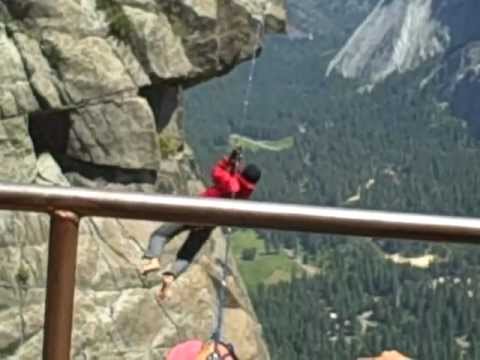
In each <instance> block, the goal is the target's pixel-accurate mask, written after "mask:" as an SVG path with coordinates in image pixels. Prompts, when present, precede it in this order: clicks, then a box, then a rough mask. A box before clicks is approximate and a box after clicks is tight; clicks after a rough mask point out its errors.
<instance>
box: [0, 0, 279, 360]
mask: <svg viewBox="0 0 480 360" xmlns="http://www.w3.org/2000/svg"><path fill="white" fill-rule="evenodd" d="M259 23H264V24H265V30H267V31H272V32H277V31H282V30H283V28H284V27H285V10H284V8H283V6H282V4H281V3H280V2H279V1H278V0H275V1H270V0H205V1H204V0H202V1H190V0H171V1H170V0H165V1H155V0H96V1H95V0H23V1H17V0H0V49H1V53H2V57H1V58H0V158H1V160H2V168H1V170H0V180H1V181H12V182H17V183H29V184H30V183H33V184H43V185H61V186H71V185H76V186H89V187H97V188H98V187H100V188H107V189H109V188H112V189H124V190H141V191H160V192H166V193H182V194H194V193H196V192H197V191H198V190H199V188H200V187H201V184H200V183H199V182H198V180H197V177H196V175H195V173H196V172H195V169H194V163H193V162H192V157H191V151H190V150H189V147H188V145H187V144H185V142H184V134H183V120H182V119H183V110H182V92H183V89H185V88H186V87H189V86H194V85H195V84H197V83H199V82H201V81H205V80H207V79H209V78H211V77H214V76H219V75H222V74H224V73H226V72H228V71H230V70H231V69H232V68H233V67H234V66H235V65H237V64H238V63H239V62H241V61H245V60H247V59H249V58H250V57H251V56H252V54H251V51H252V49H253V44H254V42H255V41H257V29H258V28H259V25H258V24H259ZM48 221H49V219H48V217H47V216H44V215H38V214H30V213H28V214H27V213H12V212H2V214H1V215H0V227H1V228H2V229H3V231H2V234H3V235H2V237H1V238H0V247H1V248H2V251H1V252H0V258H1V260H2V261H1V263H0V292H1V296H0V318H1V319H2V322H1V326H0V354H1V357H2V358H11V359H38V358H39V357H40V354H41V345H42V327H43V302H44V295H45V290H44V287H45V280H46V262H47V243H48V226H49V224H48ZM156 226H158V224H155V223H149V222H132V221H124V220H119V219H85V220H82V225H81V230H80V241H79V249H78V269H77V291H76V299H75V308H76V311H75V324H74V338H73V339H74V340H73V358H75V359H97V358H109V359H152V358H158V359H161V358H163V354H164V353H165V351H166V350H167V349H168V348H169V347H171V346H172V345H174V344H175V343H176V342H179V341H182V340H184V339H186V338H189V337H199V338H204V337H206V336H208V335H209V333H210V331H211V329H212V328H213V324H214V319H215V316H216V313H215V311H216V307H215V305H216V303H217V301H218V298H217V294H216V289H217V287H218V280H217V279H218V277H219V272H220V267H219V265H218V261H217V260H218V258H219V257H220V256H221V254H223V248H224V246H225V241H224V238H223V236H222V235H221V233H220V232H217V233H216V234H215V236H214V239H213V240H212V241H211V242H210V244H209V245H208V246H207V248H206V249H204V250H203V254H202V256H200V257H199V259H198V261H197V264H195V265H194V266H193V267H192V269H191V270H190V271H189V272H188V273H186V274H185V275H184V276H183V277H182V278H181V279H179V281H178V283H177V284H176V285H175V286H176V289H175V290H176V291H175V295H174V297H173V298H172V299H171V300H169V301H167V302H166V303H165V304H164V305H163V306H161V307H159V306H158V305H157V304H156V303H155V301H154V298H153V293H154V291H155V290H156V287H157V286H158V281H159V277H158V275H151V276H149V277H147V278H142V277H140V276H139V274H138V271H137V266H138V265H139V261H140V257H141V254H142V251H143V249H144V248H145V246H146V242H147V240H148V236H149V234H150V232H151V231H152V230H153V229H154V228H155V227H156ZM180 240H181V239H180ZM178 246H179V244H178V242H174V243H172V244H171V245H169V247H168V249H167V255H166V256H165V258H164V259H163V261H164V264H167V263H168V261H169V258H171V257H172V256H173V253H174V252H175V250H176V249H177V248H178ZM231 266H232V271H233V272H232V274H233V276H232V278H231V279H230V285H229V297H228V298H229V301H228V309H227V311H226V316H227V318H231V319H233V320H232V322H230V323H229V324H231V325H227V328H226V335H227V336H228V337H229V340H231V341H235V342H236V343H237V344H240V345H239V353H240V356H241V358H242V359H268V351H267V349H266V347H265V344H264V342H263V340H262V337H261V330H260V326H259V324H258V322H257V320H256V317H255V315H254V312H253V309H252V306H251V304H250V301H249V299H248V295H247V293H246V290H245V288H244V287H243V284H242V281H241V279H240V277H239V276H238V272H237V270H236V267H235V264H234V263H233V261H232V262H231ZM227 323H228V321H227Z"/></svg>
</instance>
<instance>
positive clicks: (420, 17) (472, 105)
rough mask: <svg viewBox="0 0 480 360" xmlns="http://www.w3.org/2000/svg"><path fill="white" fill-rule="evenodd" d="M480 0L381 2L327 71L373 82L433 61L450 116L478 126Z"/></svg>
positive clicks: (425, 82) (396, 0)
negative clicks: (449, 105)
mask: <svg viewBox="0 0 480 360" xmlns="http://www.w3.org/2000/svg"><path fill="white" fill-rule="evenodd" d="M479 14H480V2H478V1H476V0H406V1H405V0H381V1H380V2H379V3H378V5H377V6H376V8H375V9H374V10H373V11H372V12H371V13H370V15H369V16H368V17H367V18H366V19H365V21H364V22H363V24H362V25H360V26H359V28H358V29H357V30H356V31H355V32H354V33H353V35H352V36H351V38H350V39H349V40H348V42H347V43H346V44H345V46H344V47H343V49H342V50H341V51H340V52H339V53H338V54H337V56H336V57H335V58H334V59H333V60H332V62H331V63H330V66H329V68H328V72H327V73H328V74H330V73H332V72H333V71H336V72H339V73H340V74H341V75H343V76H345V77H348V78H358V79H361V80H362V81H363V82H364V83H365V84H375V83H377V82H379V81H382V80H384V79H385V78H386V77H387V76H389V75H390V74H392V73H394V72H399V73H403V72H406V71H409V70H412V69H415V68H416V67H418V66H419V65H421V64H423V63H425V62H426V61H429V60H431V61H432V64H433V65H432V74H431V76H430V77H429V78H427V79H425V81H424V82H423V83H422V84H421V85H425V84H427V83H428V82H429V81H431V80H435V81H436V83H437V84H439V90H440V94H441V96H442V97H444V98H445V99H446V100H448V101H450V103H451V105H452V109H453V110H454V112H455V114H457V115H458V116H460V117H462V118H464V119H466V120H468V121H469V122H470V123H471V124H472V125H473V126H474V127H476V128H477V130H478V127H479V123H478V116H479V114H480V112H479V110H480V109H479V108H478V105H477V104H478V95H477V94H478V91H476V90H478V86H479V85H478V80H479V77H478V71H479V66H480V57H479V55H478V53H479V49H480V45H479V44H480V22H479V21H478V16H479Z"/></svg>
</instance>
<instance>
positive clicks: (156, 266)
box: [140, 258, 160, 275]
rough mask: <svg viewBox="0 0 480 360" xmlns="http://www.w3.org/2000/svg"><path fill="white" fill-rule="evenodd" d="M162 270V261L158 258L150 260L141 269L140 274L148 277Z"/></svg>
mask: <svg viewBox="0 0 480 360" xmlns="http://www.w3.org/2000/svg"><path fill="white" fill-rule="evenodd" d="M157 270H160V260H158V259H157V258H153V259H148V260H147V261H146V262H145V263H144V264H143V265H142V268H141V269H140V274H142V275H147V274H148V273H150V272H152V271H157Z"/></svg>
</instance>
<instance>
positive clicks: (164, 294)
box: [155, 274, 175, 303]
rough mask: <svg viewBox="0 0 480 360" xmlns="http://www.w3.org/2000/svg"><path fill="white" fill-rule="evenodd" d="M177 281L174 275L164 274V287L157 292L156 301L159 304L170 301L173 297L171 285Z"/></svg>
mask: <svg viewBox="0 0 480 360" xmlns="http://www.w3.org/2000/svg"><path fill="white" fill-rule="evenodd" d="M174 281H175V276H173V275H172V274H163V276H162V286H161V287H160V289H158V290H157V293H156V294H155V300H156V301H157V303H161V302H162V301H164V300H165V299H168V298H170V297H171V296H172V290H171V289H170V285H172V283H173V282H174Z"/></svg>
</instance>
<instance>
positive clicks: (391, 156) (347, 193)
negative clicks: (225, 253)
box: [187, 38, 480, 360]
mask: <svg viewBox="0 0 480 360" xmlns="http://www.w3.org/2000/svg"><path fill="white" fill-rule="evenodd" d="M338 41H339V40H338V39H334V40H332V39H330V40H329V39H326V38H320V39H319V40H314V41H308V40H297V41H291V40H288V39H285V38H273V39H271V40H270V41H268V42H267V44H266V48H265V50H264V53H263V55H262V57H261V59H260V60H259V63H258V67H257V76H256V78H255V81H254V85H253V95H252V98H251V99H250V108H249V116H247V118H245V119H244V118H243V117H242V102H243V94H244V89H245V86H246V80H247V73H248V69H247V67H248V64H247V65H246V66H245V67H243V68H241V69H240V70H239V71H237V72H235V73H233V74H232V75H231V76H229V77H227V78H225V79H220V80H218V81H216V82H213V83H211V84H207V85H206V86H204V87H203V88H201V89H200V90H199V91H195V92H190V93H187V98H188V107H187V118H188V119H189V122H191V123H192V124H195V127H194V129H195V135H194V136H193V135H190V139H189V141H190V142H191V143H193V145H194V150H195V152H196V156H197V158H198V160H199V161H200V164H201V165H202V170H203V171H204V175H205V179H208V172H209V167H210V165H211V164H212V163H213V162H214V161H215V160H216V158H217V157H218V156H220V155H221V154H222V153H224V152H227V151H228V150H229V144H228V136H229V135H230V134H241V135H244V136H248V137H251V138H254V139H258V140H276V139H280V138H283V137H287V136H293V137H294V140H295V144H294V146H293V147H292V148H290V149H288V150H282V151H278V152H267V151H257V152H248V151H247V153H246V158H247V159H248V160H252V161H255V162H256V163H258V164H260V166H261V167H262V168H263V172H264V176H263V179H262V183H261V184H260V186H259V189H258V192H257V194H256V199H257V200H265V201H275V202H293V203H304V204H315V205H321V206H335V207H355V208H365V209H381V210H392V211H408V212H418V213H434V214H447V215H462V216H478V214H479V210H480V197H479V196H478V194H479V193H480V168H479V167H478V162H479V159H480V156H479V155H480V145H479V142H478V140H476V139H474V138H473V137H472V136H470V134H469V131H468V125H467V124H465V123H463V122H462V121H461V120H460V119H456V118H454V117H452V116H451V115H450V113H449V111H448V107H446V106H445V105H444V104H442V103H439V100H438V99H437V98H436V97H435V94H434V88H433V86H431V87H429V88H424V89H420V88H419V86H418V84H419V83H420V81H419V80H421V79H422V78H424V77H425V76H426V74H428V68H429V67H428V66H425V67H424V68H421V69H418V70H417V71H414V72H411V73H408V74H403V75H397V76H393V77H391V78H389V79H388V80H387V81H386V82H385V83H384V84H381V85H378V86H376V87H375V88H374V89H373V90H372V91H371V92H367V91H365V89H362V88H361V87H360V86H359V84H357V83H355V82H354V81H352V80H345V79H342V78H340V77H338V76H332V77H329V78H325V76H324V74H325V69H326V66H327V64H328V61H329V60H330V59H331V56H332V49H333V50H335V47H336V46H337V47H338V45H339V44H338ZM325 54H327V55H325ZM328 54H330V55H328ZM198 124H202V126H199V125H198ZM188 126H189V124H188V123H187V134H188ZM260 234H261V236H262V237H263V238H264V239H265V240H266V241H265V248H266V249H265V250H266V251H267V252H272V251H273V252H275V251H281V249H284V248H288V249H293V250H294V251H296V252H299V253H301V254H302V259H303V261H304V262H306V263H308V264H310V265H313V266H315V267H318V268H319V269H320V273H319V274H318V275H316V276H313V277H308V278H307V277H306V276H304V274H302V273H301V272H298V273H295V274H292V281H290V282H280V283H277V284H275V285H262V284H261V285H260V286H259V287H258V288H255V289H250V291H251V295H252V297H253V300H254V304H255V307H256V311H257V313H258V316H259V318H260V321H261V323H262V325H263V327H264V332H265V336H266V339H267V341H268V344H269V346H270V351H271V354H272V357H273V359H274V360H295V359H299V360H300V359H337V360H344V359H345V360H347V359H356V358H357V357H361V356H368V355H373V354H377V353H379V352H381V351H382V350H385V349H391V348H394V349H397V350H399V351H401V352H402V353H404V354H406V355H408V356H410V357H411V358H414V359H435V360H456V359H480V322H478V321H475V320H476V318H477V314H480V294H479V291H480V289H479V284H480V275H479V274H480V271H479V270H480V248H476V247H473V246H467V245H446V244H432V243H426V242H406V243H405V242H400V241H392V240H386V239H365V238H363V239H358V238H350V237H339V236H331V235H314V234H296V233H280V232H267V231H260ZM396 253H399V254H401V255H403V256H422V255H426V254H431V255H434V256H435V258H436V260H435V261H434V263H433V265H431V266H430V267H428V268H426V269H422V268H417V267H413V266H410V265H400V264H395V263H393V262H392V261H390V260H388V259H387V258H386V256H385V254H396Z"/></svg>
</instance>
